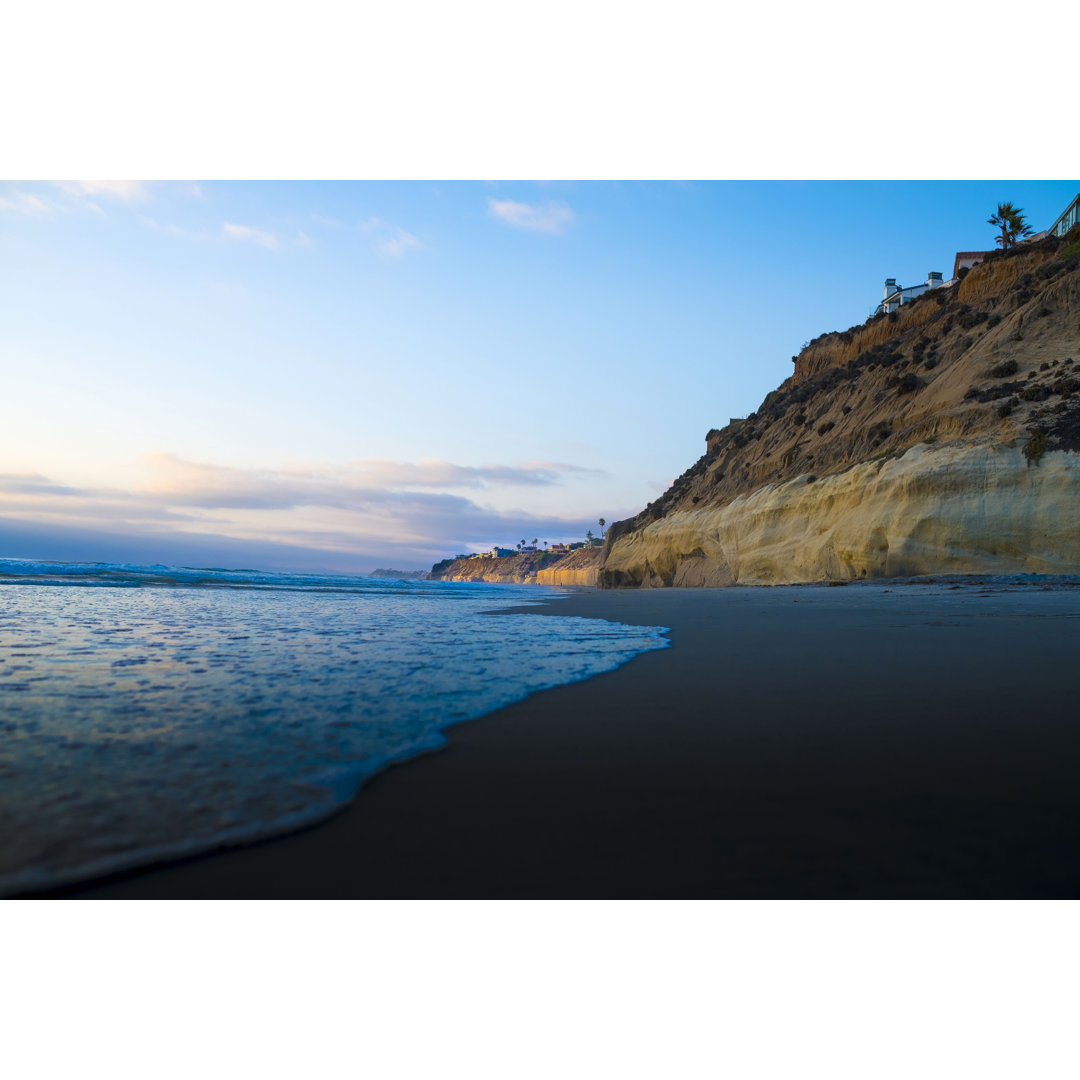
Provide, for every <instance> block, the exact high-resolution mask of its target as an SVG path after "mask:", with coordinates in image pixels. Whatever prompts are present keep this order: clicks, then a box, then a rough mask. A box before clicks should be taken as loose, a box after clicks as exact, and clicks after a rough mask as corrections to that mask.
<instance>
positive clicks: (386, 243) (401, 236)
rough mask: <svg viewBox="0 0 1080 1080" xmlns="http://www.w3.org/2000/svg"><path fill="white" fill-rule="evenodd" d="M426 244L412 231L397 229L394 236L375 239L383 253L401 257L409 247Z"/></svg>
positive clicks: (376, 244)
mask: <svg viewBox="0 0 1080 1080" xmlns="http://www.w3.org/2000/svg"><path fill="white" fill-rule="evenodd" d="M423 246H424V245H423V244H421V243H420V241H419V240H417V239H416V237H415V236H413V235H412V233H407V232H406V231H405V230H404V229H397V230H396V231H395V232H394V234H393V235H392V236H380V237H379V238H378V239H377V240H376V241H375V249H376V251H378V252H379V254H381V255H389V256H391V257H392V258H395V259H400V258H401V256H402V255H404V254H405V252H406V251H408V250H409V248H422V247H423Z"/></svg>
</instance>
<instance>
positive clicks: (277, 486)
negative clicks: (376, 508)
mask: <svg viewBox="0 0 1080 1080" xmlns="http://www.w3.org/2000/svg"><path fill="white" fill-rule="evenodd" d="M143 464H144V465H145V467H146V470H147V481H146V483H145V485H144V486H143V487H141V488H140V489H139V493H140V494H142V495H144V496H149V497H153V498H154V499H156V500H160V501H162V502H164V503H167V504H169V505H184V506H199V507H204V508H232V509H237V508H246V509H255V508H259V509H293V508H296V507H298V506H324V507H334V508H339V509H353V510H358V509H364V508H368V509H370V507H371V506H373V505H375V504H379V503H385V502H388V501H395V500H397V501H400V498H401V490H402V489H405V490H418V489H428V490H429V491H431V490H434V491H437V492H438V491H448V490H454V489H462V488H465V489H483V488H489V487H545V486H550V485H553V484H557V483H559V482H560V480H561V478H562V477H563V476H566V475H573V474H577V475H590V476H597V475H601V476H602V475H603V473H601V472H600V471H599V470H595V469H585V468H582V467H581V466H578V465H568V464H565V463H562V462H546V461H535V462H528V463H526V464H522V465H455V464H454V463H453V462H449V461H437V460H432V461H421V462H401V461H383V460H372V461H356V462H350V463H349V464H347V465H341V466H333V465H310V466H298V467H294V468H291V469H277V470H273V469H238V468H234V467H232V466H228V465H214V464H210V463H207V462H197V461H185V460H184V459H183V458H179V457H177V456H176V455H174V454H164V453H153V454H146V455H144V456H143Z"/></svg>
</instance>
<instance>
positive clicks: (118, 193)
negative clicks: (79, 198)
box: [59, 180, 149, 202]
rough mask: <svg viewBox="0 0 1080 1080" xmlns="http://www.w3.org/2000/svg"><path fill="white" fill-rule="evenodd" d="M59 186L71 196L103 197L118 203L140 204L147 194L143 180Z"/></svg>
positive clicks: (63, 183) (69, 181) (100, 181)
mask: <svg viewBox="0 0 1080 1080" xmlns="http://www.w3.org/2000/svg"><path fill="white" fill-rule="evenodd" d="M59 186H60V187H62V188H63V189H64V190H65V191H67V192H69V193H70V194H73V195H94V196H104V197H105V198H107V199H116V200H117V201H119V202H142V201H143V200H144V199H146V198H147V195H148V194H149V192H148V189H147V185H146V182H145V181H144V180H67V181H61V182H60V184H59Z"/></svg>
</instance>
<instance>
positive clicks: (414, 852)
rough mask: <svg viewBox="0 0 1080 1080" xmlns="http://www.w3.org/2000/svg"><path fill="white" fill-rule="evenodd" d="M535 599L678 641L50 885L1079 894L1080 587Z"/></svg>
mask: <svg viewBox="0 0 1080 1080" xmlns="http://www.w3.org/2000/svg"><path fill="white" fill-rule="evenodd" d="M493 602H497V593H496V591H495V590H494V589H493ZM530 610H537V609H530ZM543 610H544V612H545V614H551V615H559V614H566V615H585V616H593V617H599V618H606V619H612V620H617V621H622V622H628V623H636V624H652V625H657V624H659V625H663V626H667V627H670V628H671V634H670V638H671V641H672V647H671V648H669V649H664V650H661V651H657V652H653V653H647V654H644V655H642V656H639V657H637V658H635V659H634V660H632V661H631V662H630V663H628V664H626V665H624V666H623V667H622V668H619V669H618V670H616V671H614V672H610V673H608V674H606V675H602V676H599V677H597V678H595V679H592V680H589V681H587V682H584V683H577V684H573V685H570V686H563V687H558V688H556V689H554V690H549V691H545V692H543V693H540V694H536V695H534V696H533V697H531V698H528V699H527V700H525V701H523V702H520V703H518V704H516V705H513V706H510V707H509V708H507V709H503V710H501V711H500V712H497V713H493V714H491V715H490V716H487V717H484V718H482V719H480V720H475V721H471V722H469V723H466V724H462V725H460V726H458V727H455V728H453V729H451V730H450V732H449V745H448V746H447V747H446V748H445V749H444V750H442V751H439V752H437V753H433V754H429V755H427V756H425V757H422V758H416V759H413V760H411V761H409V762H406V763H404V764H401V765H398V766H395V767H393V768H391V769H388V770H386V771H385V772H384V773H382V774H380V775H379V776H377V777H375V778H374V779H373V780H372V781H371V782H370V783H369V784H368V785H367V786H366V787H365V788H364V790H363V791H362V792H361V794H360V796H359V797H358V798H357V800H356V802H355V803H354V804H353V805H352V806H351V807H350V808H349V809H348V810H346V811H345V812H343V813H342V814H340V815H338V816H337V817H335V818H333V819H332V820H330V821H327V822H325V823H323V824H322V825H319V826H317V827H315V828H312V829H310V830H307V831H306V832H303V833H299V834H296V835H293V836H288V837H284V838H280V839H277V840H272V841H268V842H266V843H263V844H259V845H256V846H253V847H248V848H244V849H239V850H234V851H228V852H222V853H218V854H213V855H209V856H205V857H202V858H199V859H195V860H191V861H189V862H185V863H182V864H178V865H172V866H167V867H161V868H151V869H148V870H145V871H140V872H135V873H132V874H129V875H126V876H124V877H121V878H116V879H113V880H110V881H107V882H102V883H99V884H97V885H94V886H84V887H82V888H78V889H73V890H70V891H68V892H67V893H63V894H61V895H68V896H72V897H82V898H93V899H105V898H133V899H137V898H182V899H197V898H248V899H258V898H277V897H280V898H322V897H341V898H527V897H528V898H681V897H695V898H750V899H759V898H791V899H796V898H827V899H840V898H856V897H858V898H973V899H978V898H1050V897H1055V898H1074V897H1076V896H1077V894H1078V893H1080V784H1078V783H1077V777H1078V775H1080V707H1078V699H1080V695H1078V692H1077V691H1078V690H1080V590H1077V589H1075V588H1061V589H1052V590H1051V589H1045V588H1041V587H1040V586H1039V585H1034V586H1032V585H1023V586H1017V585H1015V584H1009V583H997V584H993V585H989V586H988V585H973V584H965V585H963V586H962V587H959V588H953V587H950V585H949V584H948V583H946V584H935V585H932V586H931V585H918V584H907V585H904V584H896V583H885V584H875V585H853V586H849V587H846V588H825V587H784V588H773V589H751V588H736V589H721V590H681V589H673V590H648V591H642V592H630V591H614V592H608V591H604V592H596V591H592V590H581V591H576V592H572V593H571V595H570V596H569V597H567V598H564V599H560V600H556V601H553V602H552V603H550V604H548V605H546V606H545V608H544V609H543Z"/></svg>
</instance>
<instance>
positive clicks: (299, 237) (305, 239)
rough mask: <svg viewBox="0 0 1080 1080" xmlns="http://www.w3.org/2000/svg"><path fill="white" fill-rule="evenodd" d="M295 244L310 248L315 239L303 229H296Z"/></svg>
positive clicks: (313, 244)
mask: <svg viewBox="0 0 1080 1080" xmlns="http://www.w3.org/2000/svg"><path fill="white" fill-rule="evenodd" d="M296 246H297V247H306V248H312V247H314V246H315V241H314V240H312V239H311V237H310V236H308V234H307V233H306V232H304V230H303V229H297V230H296Z"/></svg>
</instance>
